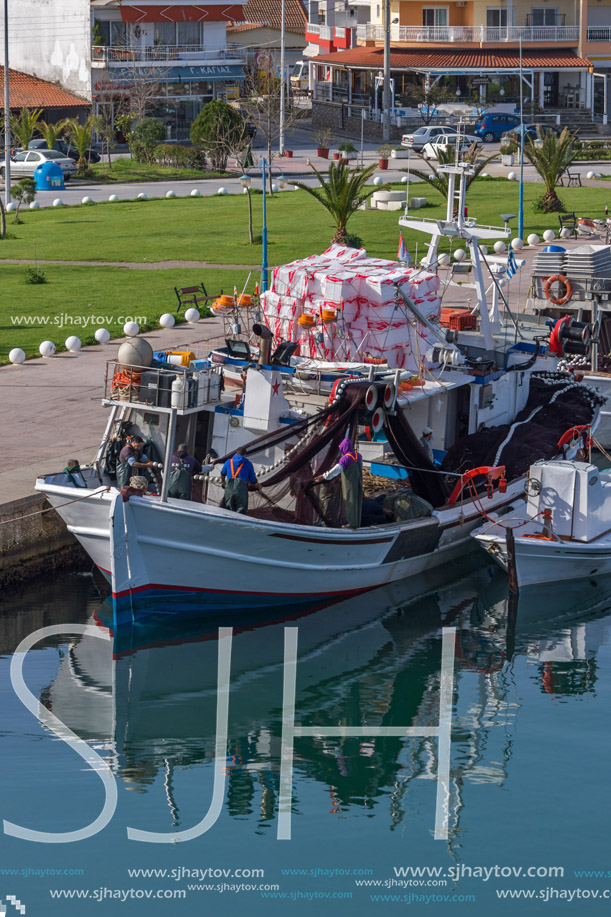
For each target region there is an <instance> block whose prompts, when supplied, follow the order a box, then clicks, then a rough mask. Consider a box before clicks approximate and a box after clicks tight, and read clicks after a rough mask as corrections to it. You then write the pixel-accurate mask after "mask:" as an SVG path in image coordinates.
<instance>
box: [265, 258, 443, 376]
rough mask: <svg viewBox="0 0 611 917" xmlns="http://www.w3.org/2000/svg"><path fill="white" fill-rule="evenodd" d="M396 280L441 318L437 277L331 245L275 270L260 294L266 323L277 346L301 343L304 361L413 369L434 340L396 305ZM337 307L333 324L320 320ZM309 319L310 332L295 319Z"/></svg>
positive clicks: (430, 313) (428, 311)
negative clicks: (371, 361) (312, 320)
mask: <svg viewBox="0 0 611 917" xmlns="http://www.w3.org/2000/svg"><path fill="white" fill-rule="evenodd" d="M394 283H398V284H400V286H401V289H402V290H403V291H404V292H405V293H406V294H407V295H408V296H410V297H411V298H412V299H413V300H414V302H415V304H416V305H417V306H418V309H419V310H420V311H421V312H422V313H423V314H424V315H425V316H426V318H428V319H429V320H431V321H432V322H434V323H437V322H438V321H439V316H440V309H441V301H440V299H439V295H438V291H439V277H437V275H436V274H430V273H428V272H426V271H423V270H421V269H415V268H408V267H406V266H405V265H403V264H400V263H398V262H396V261H387V260H385V259H383V258H368V257H367V253H366V252H365V250H364V249H353V248H346V247H344V246H340V245H332V246H331V247H330V248H329V249H327V251H325V252H323V253H322V254H321V255H310V257H308V258H304V259H302V260H299V261H293V262H291V264H285V265H282V266H280V267H277V268H275V269H274V270H273V272H272V281H271V288H270V290H269V292H267V293H263V294H262V296H261V310H262V312H263V315H264V318H265V322H266V323H267V325H268V327H269V328H270V329H271V331H272V332H273V333H274V336H275V338H276V341H277V342H279V341H280V340H291V341H296V342H299V353H300V354H301V356H309V357H312V358H314V359H321V360H357V361H362V360H365V359H366V358H367V357H371V358H385V359H386V360H387V361H388V363H389V365H390V366H393V367H395V366H396V367H402V368H409V369H414V370H415V371H418V369H419V368H420V366H421V362H422V358H423V357H424V353H425V352H426V350H428V349H429V347H430V346H431V344H432V343H434V339H433V337H432V335H431V334H430V332H429V331H428V329H427V328H426V327H425V326H423V325H421V324H419V323H418V322H417V321H416V319H415V318H414V316H413V314H412V313H411V311H410V310H409V309H407V307H406V306H405V305H404V304H403V302H402V301H401V300H400V301H399V304H398V306H396V305H395V301H394V300H395V289H394V286H393V284H394ZM323 308H324V309H336V310H337V321H336V322H323V319H322V310H323ZM304 312H309V313H311V314H313V315H314V316H315V317H316V319H317V322H316V325H315V326H314V327H307V326H303V325H300V324H299V322H298V319H299V317H300V316H301V315H302V314H303V313H304Z"/></svg>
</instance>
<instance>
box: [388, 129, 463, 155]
mask: <svg viewBox="0 0 611 917" xmlns="http://www.w3.org/2000/svg"><path fill="white" fill-rule="evenodd" d="M455 133H456V128H455V127H450V126H449V125H440V124H427V125H426V126H423V127H419V128H417V130H415V131H414V132H413V133H412V134H403V136H402V137H401V146H404V147H407V148H408V149H411V150H421V149H422V147H423V146H424V145H425V143H433V142H434V141H435V140H440V139H441V138H442V137H443V136H445V135H446V134H455Z"/></svg>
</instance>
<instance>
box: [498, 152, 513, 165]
mask: <svg viewBox="0 0 611 917" xmlns="http://www.w3.org/2000/svg"><path fill="white" fill-rule="evenodd" d="M501 162H502V164H503V165H504V166H512V165H513V153H501Z"/></svg>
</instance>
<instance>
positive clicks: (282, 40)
mask: <svg viewBox="0 0 611 917" xmlns="http://www.w3.org/2000/svg"><path fill="white" fill-rule="evenodd" d="M285 5H286V4H285V0H282V6H281V13H280V142H279V146H280V155H281V156H284V103H285V94H284V80H285V72H284V67H285V64H284V45H285V43H286V41H285V39H286V35H285V21H284V17H285Z"/></svg>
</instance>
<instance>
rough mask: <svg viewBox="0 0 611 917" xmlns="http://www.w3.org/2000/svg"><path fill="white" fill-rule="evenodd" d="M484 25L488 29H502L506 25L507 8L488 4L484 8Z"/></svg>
mask: <svg viewBox="0 0 611 917" xmlns="http://www.w3.org/2000/svg"><path fill="white" fill-rule="evenodd" d="M486 25H487V26H488V28H489V29H504V28H506V27H507V10H503V9H501V8H500V7H495V6H489V7H488V8H487V10H486Z"/></svg>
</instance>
